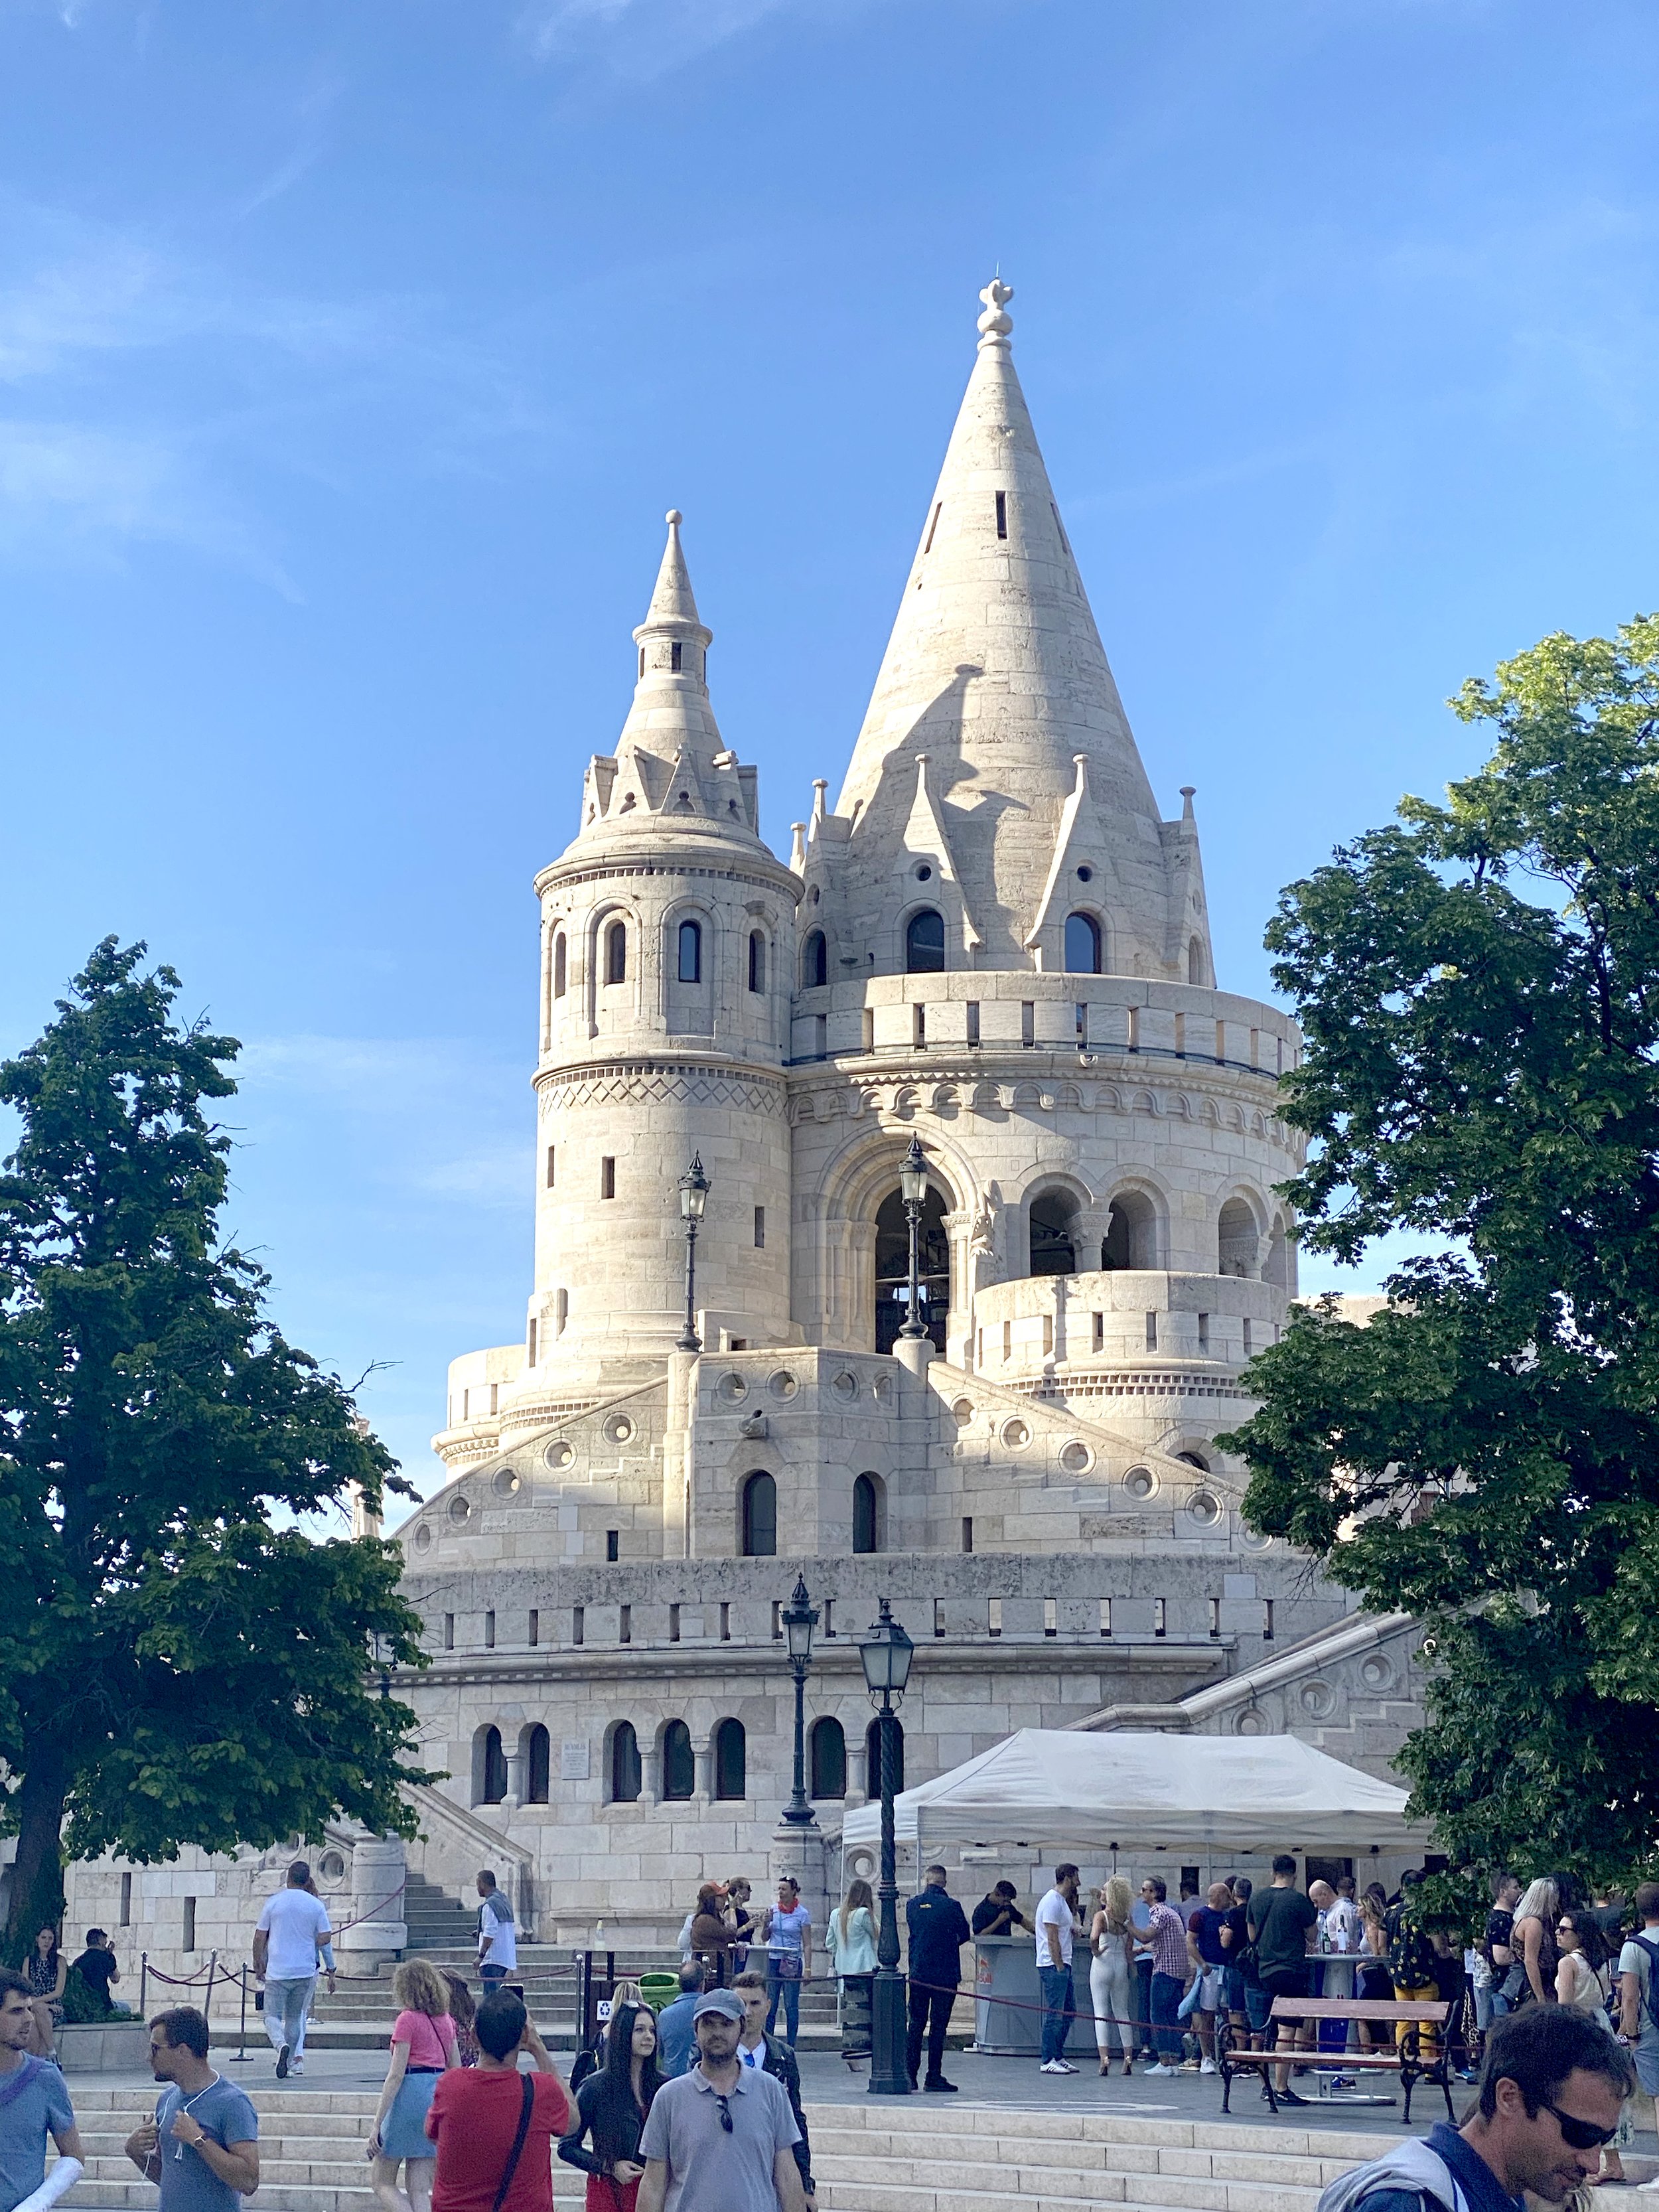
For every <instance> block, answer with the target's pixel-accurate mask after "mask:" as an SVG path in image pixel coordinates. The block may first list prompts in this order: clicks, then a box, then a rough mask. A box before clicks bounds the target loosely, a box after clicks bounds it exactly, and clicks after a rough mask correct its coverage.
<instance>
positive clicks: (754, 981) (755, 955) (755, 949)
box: [749, 929, 766, 991]
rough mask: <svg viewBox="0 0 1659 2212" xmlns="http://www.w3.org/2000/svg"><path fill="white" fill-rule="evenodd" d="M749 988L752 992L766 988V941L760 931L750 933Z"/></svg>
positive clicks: (755, 930)
mask: <svg viewBox="0 0 1659 2212" xmlns="http://www.w3.org/2000/svg"><path fill="white" fill-rule="evenodd" d="M749 987H750V990H751V991H763V990H764V989H765V988H766V939H765V938H764V937H763V935H762V933H761V932H760V931H759V930H758V929H751V930H750V933H749Z"/></svg>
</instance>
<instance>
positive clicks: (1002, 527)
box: [997, 491, 1008, 538]
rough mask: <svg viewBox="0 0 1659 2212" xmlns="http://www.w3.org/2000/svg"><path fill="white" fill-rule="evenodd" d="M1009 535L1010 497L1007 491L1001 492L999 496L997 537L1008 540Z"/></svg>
mask: <svg viewBox="0 0 1659 2212" xmlns="http://www.w3.org/2000/svg"><path fill="white" fill-rule="evenodd" d="M1007 535H1008V495H1007V493H1006V491H1000V492H999V493H998V494H997V536H998V537H999V538H1006V536H1007Z"/></svg>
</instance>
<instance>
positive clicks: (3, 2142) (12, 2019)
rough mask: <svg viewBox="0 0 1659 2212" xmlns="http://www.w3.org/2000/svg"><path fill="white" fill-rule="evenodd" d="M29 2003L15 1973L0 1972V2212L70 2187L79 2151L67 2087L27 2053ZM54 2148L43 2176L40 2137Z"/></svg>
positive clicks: (39, 2204)
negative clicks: (53, 2162) (54, 2157)
mask: <svg viewBox="0 0 1659 2212" xmlns="http://www.w3.org/2000/svg"><path fill="white" fill-rule="evenodd" d="M33 2032H34V2007H33V2002H31V1998H30V1992H29V1985H28V1984H27V1982H26V1981H25V1980H24V1979H23V1977H22V1976H21V1974H14V1973H12V1972H9V1971H7V1972H0V2212H16V2207H17V2206H19V2205H21V2204H27V2205H29V2206H30V2207H31V2208H32V2212H46V2205H47V2204H48V2203H50V2202H51V2201H52V2200H53V2199H54V2198H56V2197H60V2196H62V2195H63V2193H64V2191H65V2190H68V2189H71V2188H73V2187H74V2185H75V2184H76V2182H77V2181H78V2180H79V2179H80V2178H81V2175H82V2172H83V2170H84V2157H85V2154H84V2153H83V2152H82V2148H81V2138H80V2136H79V2135H78V2134H77V2132H76V2125H75V2113H74V2111H73V2108H72V2107H71V2106H70V2098H69V2091H68V2090H67V2089H66V2088H65V2087H64V2077H63V2075H61V2074H60V2073H59V2072H58V2069H57V2068H56V2067H55V2066H53V2065H52V2064H50V2063H48V2061H47V2060H46V2059H44V2058H35V2057H31V2056H30V2054H29V2048H28V2045H29V2039H30V2037H31V2036H32V2034H33ZM47 2136H51V2137H52V2141H53V2142H55V2143H56V2144H57V2146H58V2163H57V2165H56V2166H53V2168H52V2179H50V2180H48V2179H46V2137H47Z"/></svg>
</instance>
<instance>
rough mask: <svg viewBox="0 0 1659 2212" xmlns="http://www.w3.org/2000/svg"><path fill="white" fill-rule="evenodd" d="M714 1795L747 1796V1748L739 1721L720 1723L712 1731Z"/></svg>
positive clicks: (741, 1724)
mask: <svg viewBox="0 0 1659 2212" xmlns="http://www.w3.org/2000/svg"><path fill="white" fill-rule="evenodd" d="M714 1795H715V1796H717V1797H746V1796H748V1795H749V1746H748V1742H747V1740H746V1738H745V1737H744V1732H743V1723H742V1722H741V1721H722V1722H721V1723H720V1726H719V1727H718V1728H717V1729H715V1730H714Z"/></svg>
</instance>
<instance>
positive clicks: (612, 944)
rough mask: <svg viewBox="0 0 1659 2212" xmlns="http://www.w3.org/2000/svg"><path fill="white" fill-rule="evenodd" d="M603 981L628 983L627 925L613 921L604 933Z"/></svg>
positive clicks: (623, 922)
mask: <svg viewBox="0 0 1659 2212" xmlns="http://www.w3.org/2000/svg"><path fill="white" fill-rule="evenodd" d="M605 981H606V982H607V983H625V982H626V981H628V925H627V923H626V922H625V921H613V922H612V923H611V927H610V928H609V929H607V930H606V932H605Z"/></svg>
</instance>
